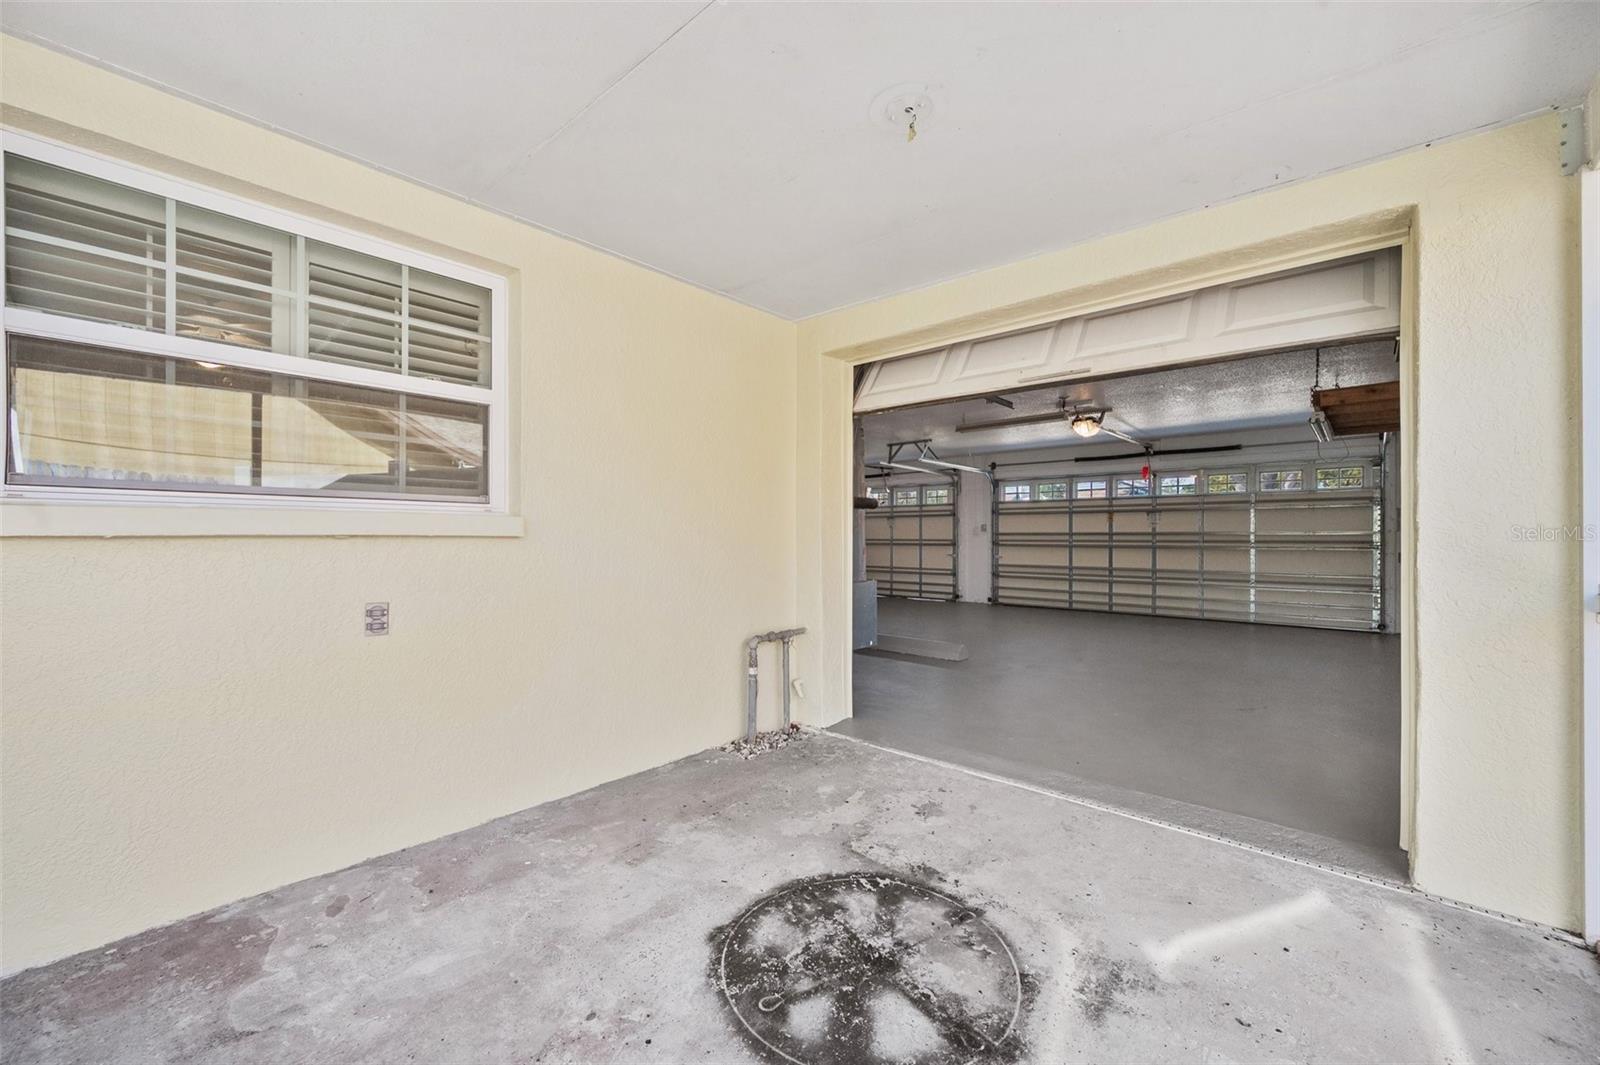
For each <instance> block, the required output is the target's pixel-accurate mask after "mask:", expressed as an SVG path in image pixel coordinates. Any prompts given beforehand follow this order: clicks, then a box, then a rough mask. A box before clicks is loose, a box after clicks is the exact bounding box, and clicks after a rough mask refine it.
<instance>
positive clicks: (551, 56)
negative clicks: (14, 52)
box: [0, 0, 1600, 317]
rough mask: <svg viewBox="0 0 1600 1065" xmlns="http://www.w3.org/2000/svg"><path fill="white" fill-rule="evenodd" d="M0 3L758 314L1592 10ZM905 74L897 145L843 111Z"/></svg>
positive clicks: (1219, 186) (1560, 46)
mask: <svg viewBox="0 0 1600 1065" xmlns="http://www.w3.org/2000/svg"><path fill="white" fill-rule="evenodd" d="M0 26H3V28H4V29H5V30H6V32H8V33H13V34H16V35H19V36H24V37H28V38H31V39H34V40H37V41H40V42H43V43H45V44H48V45H50V46H51V47H55V48H59V49H62V50H65V51H69V52H73V53H76V54H79V55H82V56H85V57H87V58H90V59H92V60H93V61H95V62H97V63H100V64H103V65H106V66H109V67H113V68H116V69H119V70H121V71H123V72H125V73H130V74H132V75H134V76H136V77H139V78H142V79H145V80H148V81H151V82H154V83H157V84H160V85H162V86H164V87H166V88H168V89H170V90H173V91H176V92H179V93H181V94H183V95H186V96H189V97H192V98H195V99H198V100H200V101H202V102H205V103H208V104H210V105H212V106H215V107H218V108H222V109H225V110H228V111H231V112H234V113H236V114H239V115H241V116H244V117H246V118H249V119H251V120H253V121H255V122H258V123H261V124H263V125H267V126H271V127H273V128H276V129H280V130H283V131H285V132H287V133H290V134H293V135H295V136H298V137H301V138H303V139H306V140H309V141H312V142H315V143H317V144H320V145H323V146H326V147H328V148H331V149H333V150H336V151H339V152H341V153H343V154H346V155H350V156H353V157H356V158H359V159H362V160H364V161H366V162H369V163H371V164H373V165H376V166H379V167H382V168H384V169H386V170H390V171H393V172H395V173H398V174H401V175H404V176H407V177H409V178H412V179H414V180H416V181H419V182H423V183H426V184H428V185H432V186H434V187H437V188H439V189H442V190H445V191H447V192H450V193H452V194H454V195H457V196H460V197H463V198H466V199H470V200H473V201H475V202H479V203H482V204H484V205H486V206H488V207H490V208H492V209H494V210H497V211H500V212H503V213H505V214H507V215H511V216H514V217H517V218H520V219H523V220H526V221H529V222H532V223H534V224H537V225H540V226H542V227H545V228H548V229H552V230H555V231H557V232H561V233H564V234H567V235H570V236H573V237H576V238H578V239H580V240H583V241H586V242H588V243H590V244H594V245H596V246H598V247H601V248H605V249H607V250H609V251H612V252H615V253H617V254H620V255H624V256H626V257H628V258H631V259H634V260H637V261H639V262H641V263H644V264H646V265H649V266H651V267H653V268H655V269H658V270H661V271H664V272H666V273H669V274H673V275H676V276H678V277H682V278H684V279H686V280H689V281H691V282H693V283H695V284H698V285H701V286H704V287H706V288H709V289H712V290H715V291H718V292H722V293H725V294H727V295H729V296H732V297H733V298H735V299H738V300H741V301H743V302H746V303H750V304H753V305H755V306H759V307H764V308H766V309H769V310H772V311H775V312H777V313H779V314H782V315H785V316H788V317H804V316H807V315H812V314H817V313H819V312H822V311H826V310H829V309H831V308H836V307H839V306H843V305H847V304H851V303H856V302H860V301H863V300H868V299H873V298H875V297H879V296H883V295H887V294H890V293H893V292H898V291H903V290H906V289H910V288H916V287H919V286H923V285H927V284H930V283H933V282H936V281H940V280H943V279H946V278H950V277H954V276H957V275H960V274H963V273H968V272H971V271H974V270H980V269H983V268H985V267H990V266H995V265H999V264H1001V263H1006V262H1012V261H1015V260H1017V259H1021V258H1025V257H1027V256H1030V255H1034V254H1038V253H1041V252H1046V251H1050V250H1054V249H1058V248H1062V247H1065V246H1067V245H1070V244H1074V243H1077V242H1080V241H1083V240H1086V239H1089V238H1092V237H1095V236H1099V235H1102V234H1106V233H1111V232H1116V231H1120V230H1125V229H1130V228H1133V227H1136V226H1139V225H1143V224H1145V223H1148V222H1150V221H1153V220H1155V219H1158V218H1162V217H1165V216H1168V215H1173V214H1177V213H1180V212H1184V211H1191V210H1195V209H1198V208H1202V207H1204V206H1207V205H1209V204H1215V203H1218V202H1220V201H1223V200H1226V199H1229V198H1232V197H1237V196H1240V195H1244V194H1246V193H1249V192H1252V191H1256V190H1259V189H1263V188H1267V187H1270V186H1273V185H1276V184H1282V183H1284V182H1288V181H1294V180H1297V179H1302V178H1306V177H1310V176H1313V175H1316V174H1321V173H1326V172H1328V171H1331V170H1336V169H1339V168H1342V167H1347V166H1351V165H1354V164H1357V163H1360V162H1363V161H1366V160H1370V159H1374V158H1377V157H1379V156H1383V155H1387V154H1391V153H1393V152H1397V151H1400V150H1403V149H1406V148H1409V147H1413V146H1417V145H1421V144H1424V143H1426V142H1429V141H1432V140H1437V139H1439V138H1442V137H1446V136H1450V135H1453V134H1458V133H1461V132H1464V131H1468V130H1472V129H1477V128H1480V127H1484V126H1489V125H1493V124H1496V123H1501V122H1505V121H1508V120H1511V119H1513V118H1517V117H1520V116H1523V115H1527V114H1529V113H1532V112H1534V111H1537V110H1540V109H1542V108H1548V107H1552V106H1566V105H1570V104H1573V103H1576V102H1577V101H1578V100H1579V99H1580V98H1581V96H1582V94H1583V91H1584V88H1585V86H1586V84H1587V81H1588V79H1589V77H1590V76H1591V75H1593V74H1594V72H1595V69H1596V67H1597V66H1600V61H1597V58H1596V57H1600V4H1594V3H1558V2H1543V3H1532V4H1529V3H1508V4H1469V3H1438V4H1429V3H1418V4H1409V3H1408V4H1401V3H1366V4H1320V3H1319V4H1310V3H1264V4H1231V3H1224V4H1189V5H1182V4H1146V3H1108V4H1092V3H1077V4H1045V3H1034V4H941V3H919V2H912V3H881V4H878V3H874V4H864V3H863V4H858V3H837V4H812V3H792V4H765V3H739V2H730V3H711V4H704V5H702V4H699V3H687V4H678V3H648V4H631V3H612V4H607V3H592V4H559V3H548V4H545V3H540V4H534V3H529V4H513V3H505V4H491V3H484V4H470V3H469V4H459V5H456V4H437V3H411V4H388V5H378V4H339V3H313V4H276V3H215V4H200V3H39V2H31V0H6V3H4V4H3V5H0ZM908 84H909V85H922V86H926V91H927V95H928V96H929V97H930V98H931V99H932V101H933V108H932V111H931V112H930V113H929V114H928V115H927V116H926V117H925V118H924V119H922V120H921V121H920V122H919V136H918V137H917V139H916V140H915V141H914V142H912V143H907V142H906V140H905V136H904V134H903V132H901V131H900V130H898V129H895V128H892V127H890V126H887V125H885V124H884V123H882V122H881V121H880V120H879V119H878V118H876V117H875V116H874V115H873V113H872V108H871V105H872V103H873V101H874V100H875V99H876V98H878V97H879V96H880V95H881V94H882V93H883V92H884V91H885V90H888V89H891V88H893V87H895V86H900V85H908ZM1551 165H1552V166H1554V165H1555V161H1554V160H1552V161H1551Z"/></svg>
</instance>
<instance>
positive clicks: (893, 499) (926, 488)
mask: <svg viewBox="0 0 1600 1065" xmlns="http://www.w3.org/2000/svg"><path fill="white" fill-rule="evenodd" d="M957 490H958V486H957V484H956V483H955V482H954V481H953V480H952V483H949V484H938V485H901V486H895V487H892V488H891V487H883V488H879V487H873V488H870V489H868V492H869V493H870V494H871V495H872V496H873V497H874V498H875V499H877V500H878V508H877V509H876V510H869V511H866V512H865V514H866V520H867V530H866V532H867V543H866V555H867V579H868V580H874V581H877V582H878V594H879V595H880V596H894V597H897V598H907V599H954V598H955V597H956V539H955V528H956V527H955V521H956V492H957Z"/></svg>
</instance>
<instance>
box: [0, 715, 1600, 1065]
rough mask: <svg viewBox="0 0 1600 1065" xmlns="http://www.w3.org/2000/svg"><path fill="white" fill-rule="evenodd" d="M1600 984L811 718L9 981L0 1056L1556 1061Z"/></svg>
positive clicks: (1573, 1052) (1591, 1025)
mask: <svg viewBox="0 0 1600 1065" xmlns="http://www.w3.org/2000/svg"><path fill="white" fill-rule="evenodd" d="M1597 1002H1600V971H1597V967H1596V961H1595V958H1594V956H1593V955H1592V954H1589V953H1588V952H1586V951H1584V950H1583V949H1581V948H1580V947H1576V946H1574V945H1572V944H1571V943H1570V942H1568V941H1565V940H1563V939H1562V938H1561V937H1559V936H1557V935H1555V934H1552V933H1545V932H1541V931H1539V930H1537V929H1533V928H1529V927H1526V926H1520V925H1515V924H1511V923H1508V922H1505V921H1500V920H1496V919H1494V918H1491V917H1486V916H1483V915H1481V914H1476V913H1469V912H1465V911H1462V910H1459V909H1455V908H1451V907H1447V906H1444V905H1442V904H1440V903H1437V902H1434V901H1430V900H1428V899H1426V898H1424V897H1422V896H1418V895H1415V894H1412V893H1409V892H1406V891H1404V890H1402V889H1393V888H1387V887H1383V886H1379V885H1375V884H1372V883H1369V882H1364V881H1358V880H1355V879H1352V878H1350V877H1346V876H1339V875H1335V874H1332V873H1329V872H1325V871H1322V870H1318V869H1314V868H1310V867H1307V866H1304V865H1298V864H1294V863H1290V862H1286V861H1282V860H1280V859H1276V858H1272V857H1268V856H1265V855H1262V854H1259V853H1254V852H1250V851H1246V850H1241V849H1239V848H1236V847H1232V846H1228V845H1224V844H1220V843H1216V842H1213V841H1210V840H1206V839H1203V838H1199V837H1196V836H1193V835H1187V834H1184V833H1181V832H1175V831H1172V830H1170V829H1166V828H1161V827H1157V826H1154V825H1150V824H1146V823H1143V822H1139V821H1136V820H1130V819H1128V818H1126V817H1123V816H1119V815H1116V814H1112V813H1108V812H1105V811H1101V810H1096V809H1090V808H1086V807H1084V806H1082V805H1079V804H1076V803H1073V802H1069V801H1063V800H1061V799H1058V798H1053V797H1051V796H1049V795H1045V794H1041V793H1039V792H1037V791H1032V790H1027V789H1024V788H1019V787H1015V786H1011V785H1008V784H1003V783H998V782H995V781H992V780H988V779H983V778H980V777H977V776H974V775H972V774H970V773H966V772H962V771H957V770H953V769H949V768H945V767H941V766H936V765H930V764H928V763H926V762H922V761H918V760H915V759H912V758H907V757H904V756H901V755H896V754H891V753H888V752H884V751H880V750H876V749H874V748H872V747H870V746H867V745H864V744H861V743H856V742H851V741H849V740H846V739H844V738H841V737H836V736H832V735H829V734H826V733H824V734H812V735H811V736H810V737H809V738H805V739H803V740H801V741H799V742H796V743H794V744H791V745H790V746H788V747H786V748H783V749H781V750H778V751H775V752H772V753H769V754H765V755H762V756H760V757H757V758H755V759H753V760H750V761H742V760H740V759H738V758H736V757H735V756H733V755H728V754H723V753H720V752H713V753H708V754H703V755H698V756H695V757H691V758H687V759H684V760H683V761H680V762H676V763H674V764H672V765H668V766H665V767H663V768H661V769H658V770H653V771H651V772H648V773H644V774H641V775H639V776H635V777H631V778H629V779H626V780H622V781H617V782H614V783H611V784H607V785H604V786H603V787H600V788H597V789H595V790H593V791H590V792H586V793H584V794H581V795H577V796H574V797H572V798H569V799H565V800H562V801H559V802H554V803H549V804H547V805H544V806H540V807H536V808H534V809H531V810H527V811H524V812H522V813H518V814H514V815H512V816H510V817H507V818H504V819H501V820H499V821H495V822H492V823H490V824H487V825H484V826H481V827H479V828H475V829H472V830H470V831H467V832H463V833H460V834H457V835H455V836H451V837H447V838H445V839H441V840H437V841H435V842H432V843H428V844H424V845H422V846H418V847H413V848H410V849H409V850H406V851H402V852H399V853H396V854H392V855H389V856H386V857H382V858H377V859H374V860H372V861H368V862H365V863H363V864H361V865H358V866H355V867H353V868H350V869H346V870H343V871H342V872H336V873H331V874H329V875H326V876H323V877H319V878H316V879H313V880H308V881H305V882H302V883H299V884H295V885H292V886H290V887H285V888H282V889H280V890H277V891H272V892H269V893H267V894H265V895H261V896H258V897H256V898H252V899H247V900H244V901H242V902H239V903H236V904H234V905H230V906H226V907H223V908H222V909H219V910H217V911H215V912H213V913H210V914H206V915H203V916H200V917H196V918H192V919H189V920H186V921H182V922H179V923H178V924H175V925H172V926H169V927H167V928H164V929H159V930H156V931H152V932H148V933H145V934H143V935H139V936H136V937H134V938H132V939H129V940H125V941H123V942H121V943H118V944H115V945H114V946H111V947H108V948H104V949H99V950H93V951H90V952H88V953H86V954H83V955H80V956H78V957H75V958H70V959H67V960H65V961H62V962H59V963H57V964H54V965H51V966H49V967H46V968H42V969H36V970H31V971H28V972H25V973H21V974H18V975H16V976H14V977H12V978H10V979H8V980H7V981H5V982H4V983H3V984H0V1023H3V1036H4V1045H3V1057H4V1061H5V1062H7V1063H21V1062H42V1061H51V1062H67V1061H72V1062H88V1061H94V1062H100V1061H112V1062H134V1061H140V1062H143V1061H197V1062H290V1061H324V1062H340V1063H343V1062H374V1063H378V1062H382V1063H393V1062H407V1061H417V1062H535V1061H538V1062H578V1061H619V1062H673V1063H682V1062H745V1061H759V1060H767V1061H783V1060H794V1061H806V1062H838V1063H846V1062H849V1063H854V1065H870V1063H873V1062H878V1061H914V1062H928V1063H935V1062H939V1063H943V1062H958V1061H993V1062H1006V1061H1013V1060H1016V1061H1033V1062H1041V1063H1044V1062H1050V1063H1053V1062H1075V1061H1094V1062H1106V1061H1128V1062H1156V1061H1207V1062H1223V1061H1233V1062H1268V1061H1274V1062H1276V1061H1339V1062H1348V1061H1445V1060H1448V1061H1452V1062H1469V1061H1478V1062H1505V1061H1515V1062H1528V1061H1541V1062H1543V1061H1551V1062H1553V1061H1592V1060H1593V1059H1594V1052H1595V1048H1596V1047H1597V1046H1600V1009H1597V1008H1596V1003H1597ZM763 1047H773V1048H776V1049H762V1048H763ZM780 1055H782V1056H780Z"/></svg>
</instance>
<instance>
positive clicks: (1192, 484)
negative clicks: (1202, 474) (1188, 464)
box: [1156, 473, 1200, 496]
mask: <svg viewBox="0 0 1600 1065" xmlns="http://www.w3.org/2000/svg"><path fill="white" fill-rule="evenodd" d="M1156 484H1157V491H1158V492H1159V493H1160V494H1161V495H1164V496H1192V495H1198V494H1199V492H1200V478H1199V475H1198V474H1193V473H1164V474H1162V475H1161V476H1160V478H1159V480H1157V482H1156Z"/></svg>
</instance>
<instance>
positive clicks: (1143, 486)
mask: <svg viewBox="0 0 1600 1065" xmlns="http://www.w3.org/2000/svg"><path fill="white" fill-rule="evenodd" d="M1149 494H1150V478H1148V477H1118V478H1117V480H1116V490H1115V495H1116V497H1117V498H1118V499H1142V498H1144V497H1146V496H1148V495H1149Z"/></svg>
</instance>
